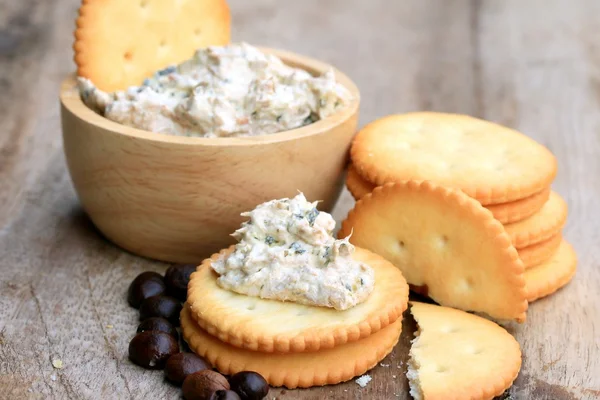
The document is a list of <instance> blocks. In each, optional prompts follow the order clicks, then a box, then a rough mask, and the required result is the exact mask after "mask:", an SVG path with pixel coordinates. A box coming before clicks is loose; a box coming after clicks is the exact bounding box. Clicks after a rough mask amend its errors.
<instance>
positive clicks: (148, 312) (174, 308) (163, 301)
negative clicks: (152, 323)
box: [140, 295, 182, 326]
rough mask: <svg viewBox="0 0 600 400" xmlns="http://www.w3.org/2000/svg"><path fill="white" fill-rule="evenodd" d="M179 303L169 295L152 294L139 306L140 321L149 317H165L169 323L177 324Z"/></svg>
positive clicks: (179, 310)
mask: <svg viewBox="0 0 600 400" xmlns="http://www.w3.org/2000/svg"><path fill="white" fill-rule="evenodd" d="M181 308H182V306H181V303H180V302H179V300H177V299H176V298H174V297H171V296H162V295H160V296H152V297H148V298H147V299H146V300H144V301H143V302H142V305H141V306H140V321H144V320H146V319H148V318H151V317H161V318H165V319H167V320H168V321H169V322H170V323H171V324H173V325H175V326H179V313H180V312H181Z"/></svg>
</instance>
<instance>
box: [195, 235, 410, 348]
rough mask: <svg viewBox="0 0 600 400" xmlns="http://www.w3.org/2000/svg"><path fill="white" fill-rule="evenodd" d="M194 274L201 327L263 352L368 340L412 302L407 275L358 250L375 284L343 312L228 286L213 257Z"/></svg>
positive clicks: (228, 339)
mask: <svg viewBox="0 0 600 400" xmlns="http://www.w3.org/2000/svg"><path fill="white" fill-rule="evenodd" d="M232 250H233V246H232V247H230V248H229V249H225V250H223V251H221V253H217V254H213V256H212V257H211V258H210V259H207V260H204V262H203V263H202V265H201V266H200V267H198V270H197V271H196V272H194V273H193V274H192V276H191V279H190V283H189V286H188V303H189V304H190V308H191V310H192V316H193V318H194V319H195V320H196V322H198V324H199V325H200V327H201V328H203V329H204V330H206V331H207V332H208V333H209V334H211V335H213V336H216V337H217V338H219V339H220V340H221V341H223V342H226V343H229V344H231V345H233V346H236V347H241V348H246V349H249V350H255V351H263V352H274V351H277V352H304V351H317V350H319V349H325V348H331V347H334V346H339V345H342V344H344V343H347V342H353V341H356V340H359V339H362V338H365V337H367V336H369V335H371V334H373V333H375V332H377V331H378V330H380V329H382V328H384V327H386V326H387V325H389V324H391V323H393V322H394V321H396V320H397V319H399V318H401V316H402V313H403V312H404V310H406V307H407V305H408V285H407V284H406V280H405V279H404V277H403V276H402V273H401V272H400V271H399V270H398V269H397V268H396V267H394V266H393V265H392V264H391V263H390V262H388V261H386V260H385V259H384V258H383V257H381V256H378V255H377V254H373V253H371V252H369V251H367V250H363V249H359V248H357V249H356V251H355V253H354V255H353V257H354V259H356V260H359V261H362V262H364V263H366V264H368V265H370V266H371V267H372V268H373V270H374V272H375V287H374V288H373V292H372V293H371V294H370V295H369V297H368V298H367V300H365V301H364V302H362V303H360V304H358V305H356V306H354V307H352V308H350V309H348V310H344V311H338V310H335V309H333V308H327V307H315V306H307V305H302V304H297V303H293V302H283V301H278V300H269V299H261V298H259V297H252V296H246V295H242V294H238V293H235V292H232V291H230V290H227V289H223V288H221V287H220V286H218V285H217V277H218V275H217V274H216V273H215V272H214V271H213V269H212V268H211V267H210V263H211V260H214V259H216V258H217V257H219V256H220V255H221V254H227V253H229V252H231V251H232Z"/></svg>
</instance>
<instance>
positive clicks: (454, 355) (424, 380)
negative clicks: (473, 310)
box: [406, 302, 521, 400]
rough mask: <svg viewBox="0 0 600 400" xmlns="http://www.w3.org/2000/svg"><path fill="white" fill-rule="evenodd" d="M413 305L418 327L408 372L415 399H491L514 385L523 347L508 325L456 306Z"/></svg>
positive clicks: (415, 303) (416, 303) (411, 310)
mask: <svg viewBox="0 0 600 400" xmlns="http://www.w3.org/2000/svg"><path fill="white" fill-rule="evenodd" d="M410 304H411V308H410V312H411V313H412V315H413V317H414V318H415V320H416V322H417V325H418V331H417V332H416V333H415V339H414V340H413V341H412V346H411V349H410V358H409V362H408V363H409V364H408V372H407V374H406V376H407V377H408V381H409V385H410V394H411V395H412V396H413V398H414V399H415V400H442V399H443V400H455V399H456V400H458V399H470V400H487V399H492V398H494V396H497V395H499V394H502V393H503V392H504V391H505V390H506V389H507V388H509V387H510V386H511V385H512V383H513V382H514V380H515V379H516V378H517V375H518V374H519V370H520V368H521V349H520V346H519V343H518V342H517V341H516V340H515V338H514V337H513V336H512V335H511V334H509V333H508V332H507V331H506V330H505V329H504V328H502V327H501V326H499V325H497V324H495V323H494V322H492V321H489V320H487V319H485V318H482V317H478V316H476V315H473V314H469V313H466V312H464V311H460V310H456V309H453V308H448V307H441V306H436V305H433V304H425V303H419V302H411V303H410Z"/></svg>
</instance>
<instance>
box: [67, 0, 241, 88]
mask: <svg viewBox="0 0 600 400" xmlns="http://www.w3.org/2000/svg"><path fill="white" fill-rule="evenodd" d="M230 25H231V15H230V12H229V6H228V5H227V2H226V1H225V0H194V1H179V2H176V1H172V0H152V1H150V0H139V1H122V0H83V2H82V4H81V7H80V8H79V17H78V18H77V28H76V30H75V43H74V44H73V50H74V51H75V55H74V60H75V64H77V75H79V76H82V77H86V78H88V79H90V80H91V81H92V82H93V83H94V84H95V85H96V86H97V87H98V88H99V89H101V90H104V91H107V92H113V91H116V90H124V89H126V88H127V87H129V86H132V85H140V84H141V83H142V81H143V80H144V78H147V77H149V76H151V75H152V74H153V73H154V72H156V71H157V70H160V69H163V68H165V67H167V66H169V65H174V64H178V63H181V62H182V61H184V60H186V59H189V58H190V57H192V56H193V55H194V52H195V51H196V50H197V49H199V48H204V47H207V46H209V45H215V46H220V45H225V44H227V43H229V40H230V35H231V33H230V31H231V29H230Z"/></svg>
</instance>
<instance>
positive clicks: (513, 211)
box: [346, 163, 550, 224]
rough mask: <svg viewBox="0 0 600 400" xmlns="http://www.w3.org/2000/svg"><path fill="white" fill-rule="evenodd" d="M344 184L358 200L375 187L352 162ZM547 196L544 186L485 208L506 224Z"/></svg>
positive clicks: (533, 209)
mask: <svg viewBox="0 0 600 400" xmlns="http://www.w3.org/2000/svg"><path fill="white" fill-rule="evenodd" d="M346 186H347V187H348V190H349V191H350V194H351V195H352V197H354V200H359V199H360V198H362V197H363V196H364V195H366V194H369V193H371V192H372V191H373V189H375V187H376V185H374V184H373V183H371V182H368V181H367V180H365V179H364V178H363V177H361V176H360V174H359V173H358V172H357V171H356V168H355V167H354V166H353V165H352V163H351V164H350V165H349V166H348V174H347V175H346ZM549 197H550V188H546V189H544V190H542V191H541V192H539V193H535V194H533V195H531V196H529V197H525V198H524V199H520V200H515V201H511V202H508V203H500V204H490V205H487V206H485V208H487V209H488V210H490V211H491V212H492V215H493V216H494V218H496V219H497V220H498V221H500V222H501V223H503V224H508V223H512V222H516V221H521V220H524V219H526V218H528V217H530V216H532V215H533V214H535V213H536V212H538V211H539V210H540V209H541V208H542V207H543V206H544V204H545V203H546V202H547V200H548V198H549Z"/></svg>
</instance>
